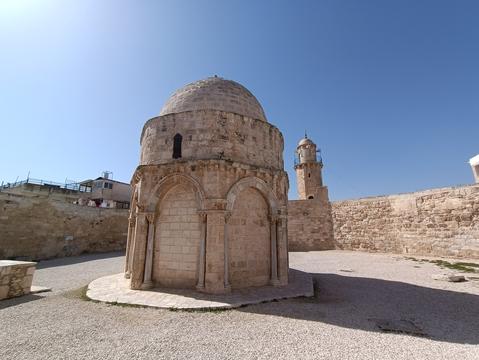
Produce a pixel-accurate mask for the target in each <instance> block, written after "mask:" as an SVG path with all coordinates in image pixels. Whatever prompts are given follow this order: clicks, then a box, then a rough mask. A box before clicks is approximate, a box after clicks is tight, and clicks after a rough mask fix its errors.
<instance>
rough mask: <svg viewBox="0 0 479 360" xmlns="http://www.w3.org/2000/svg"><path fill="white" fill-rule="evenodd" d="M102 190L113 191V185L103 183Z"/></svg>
mask: <svg viewBox="0 0 479 360" xmlns="http://www.w3.org/2000/svg"><path fill="white" fill-rule="evenodd" d="M103 188H104V189H113V184H112V183H107V182H105V183H103Z"/></svg>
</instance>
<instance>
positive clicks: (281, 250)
mask: <svg viewBox="0 0 479 360" xmlns="http://www.w3.org/2000/svg"><path fill="white" fill-rule="evenodd" d="M277 229H278V234H277V241H278V244H277V248H278V278H279V283H280V285H287V284H288V267H289V263H288V228H287V215H285V214H282V215H280V216H279V218H278V225H277Z"/></svg>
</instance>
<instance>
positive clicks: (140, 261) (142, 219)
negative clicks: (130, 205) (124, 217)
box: [130, 212, 148, 290]
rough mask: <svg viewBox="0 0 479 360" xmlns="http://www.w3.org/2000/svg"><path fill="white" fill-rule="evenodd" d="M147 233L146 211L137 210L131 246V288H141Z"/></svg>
mask: <svg viewBox="0 0 479 360" xmlns="http://www.w3.org/2000/svg"><path fill="white" fill-rule="evenodd" d="M147 234H148V221H147V219H146V213H144V212H137V214H136V226H135V235H134V240H133V243H134V246H133V248H132V250H133V254H132V257H131V270H130V271H131V274H130V279H131V283H130V287H131V288H132V289H136V290H138V289H141V284H143V273H144V271H145V256H146V236H147Z"/></svg>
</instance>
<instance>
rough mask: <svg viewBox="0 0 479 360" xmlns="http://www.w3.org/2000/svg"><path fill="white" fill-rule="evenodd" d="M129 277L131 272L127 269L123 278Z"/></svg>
mask: <svg viewBox="0 0 479 360" xmlns="http://www.w3.org/2000/svg"><path fill="white" fill-rule="evenodd" d="M130 277H131V274H130V272H129V271H127V272H125V279H129V278H130Z"/></svg>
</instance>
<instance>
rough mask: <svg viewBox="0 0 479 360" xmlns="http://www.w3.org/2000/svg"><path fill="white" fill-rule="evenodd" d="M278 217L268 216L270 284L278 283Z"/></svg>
mask: <svg viewBox="0 0 479 360" xmlns="http://www.w3.org/2000/svg"><path fill="white" fill-rule="evenodd" d="M277 222H278V218H277V217H276V215H271V216H270V227H271V230H270V235H271V279H270V283H271V285H274V286H276V285H279V281H278V246H277V236H276V235H277V231H276V230H277V229H276V225H277Z"/></svg>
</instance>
